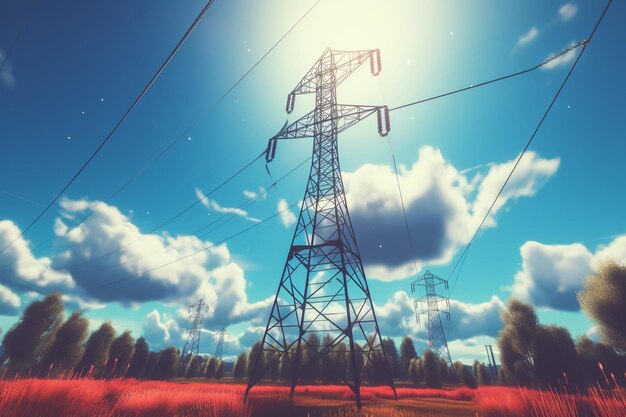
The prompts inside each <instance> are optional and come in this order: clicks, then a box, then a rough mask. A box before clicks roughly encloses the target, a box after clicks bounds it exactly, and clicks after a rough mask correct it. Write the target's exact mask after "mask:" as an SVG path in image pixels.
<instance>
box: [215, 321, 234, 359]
mask: <svg viewBox="0 0 626 417" xmlns="http://www.w3.org/2000/svg"><path fill="white" fill-rule="evenodd" d="M229 339H230V333H228V332H227V331H226V329H225V328H223V327H222V328H221V330H220V331H219V332H217V333H215V334H214V335H213V341H215V343H216V347H215V354H214V355H213V356H215V357H216V358H217V359H219V360H220V361H221V360H222V356H224V348H225V347H228V340H229Z"/></svg>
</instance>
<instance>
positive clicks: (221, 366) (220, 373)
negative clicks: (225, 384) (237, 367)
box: [215, 361, 224, 380]
mask: <svg viewBox="0 0 626 417" xmlns="http://www.w3.org/2000/svg"><path fill="white" fill-rule="evenodd" d="M222 378H224V362H222V361H218V364H217V369H215V379H217V380H220V379H222Z"/></svg>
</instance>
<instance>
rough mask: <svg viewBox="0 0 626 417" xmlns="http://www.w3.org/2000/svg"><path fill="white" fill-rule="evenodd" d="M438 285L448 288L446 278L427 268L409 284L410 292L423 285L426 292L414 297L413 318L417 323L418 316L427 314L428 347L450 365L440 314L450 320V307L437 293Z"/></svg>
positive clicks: (445, 299) (447, 301)
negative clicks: (443, 305)
mask: <svg viewBox="0 0 626 417" xmlns="http://www.w3.org/2000/svg"><path fill="white" fill-rule="evenodd" d="M438 285H443V286H444V287H445V289H446V290H447V289H448V281H447V280H445V279H443V278H439V277H438V276H436V275H434V274H433V273H432V272H430V271H428V270H427V271H426V272H425V273H424V275H422V276H421V277H419V278H417V279H416V280H415V281H414V282H413V283H412V284H411V292H412V293H413V294H415V293H416V292H418V290H417V288H418V287H424V289H425V293H426V295H424V296H422V297H418V298H415V299H414V305H415V318H416V319H417V322H418V323H419V321H420V316H422V315H426V316H427V319H428V322H427V327H428V347H429V348H430V350H432V351H433V353H434V354H435V355H437V356H439V357H440V358H442V359H444V360H445V361H446V362H447V363H448V366H452V359H451V358H450V351H449V350H448V342H447V341H446V335H445V333H444V331H443V324H442V322H441V314H440V313H444V314H445V315H446V317H447V319H448V320H450V312H449V311H448V310H449V309H450V300H449V299H448V297H445V296H443V295H440V294H437V286H438ZM419 293H420V294H421V293H422V292H421V291H419ZM441 303H444V304H445V309H442V308H441V307H440V305H441Z"/></svg>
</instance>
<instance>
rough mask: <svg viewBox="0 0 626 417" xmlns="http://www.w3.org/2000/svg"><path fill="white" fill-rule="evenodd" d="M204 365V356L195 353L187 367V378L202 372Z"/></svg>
mask: <svg viewBox="0 0 626 417" xmlns="http://www.w3.org/2000/svg"><path fill="white" fill-rule="evenodd" d="M201 366H202V356H200V355H193V356H192V358H191V360H190V361H189V363H188V364H187V368H186V369H185V378H195V377H197V376H198V374H199V373H200V369H201Z"/></svg>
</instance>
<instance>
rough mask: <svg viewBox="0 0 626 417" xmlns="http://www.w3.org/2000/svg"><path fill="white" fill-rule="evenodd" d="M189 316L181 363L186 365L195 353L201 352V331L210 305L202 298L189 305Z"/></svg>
mask: <svg viewBox="0 0 626 417" xmlns="http://www.w3.org/2000/svg"><path fill="white" fill-rule="evenodd" d="M188 312H189V315H188V316H187V340H186V341H185V346H184V347H183V352H182V355H181V356H180V363H181V365H182V366H186V365H187V362H189V360H190V359H191V357H192V356H193V355H198V353H199V352H200V332H201V330H202V320H204V316H205V315H207V314H208V313H209V306H208V305H207V304H206V303H205V302H204V300H203V299H202V298H201V299H199V300H198V301H196V302H195V303H193V304H192V305H191V306H190V307H189V310H188Z"/></svg>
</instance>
